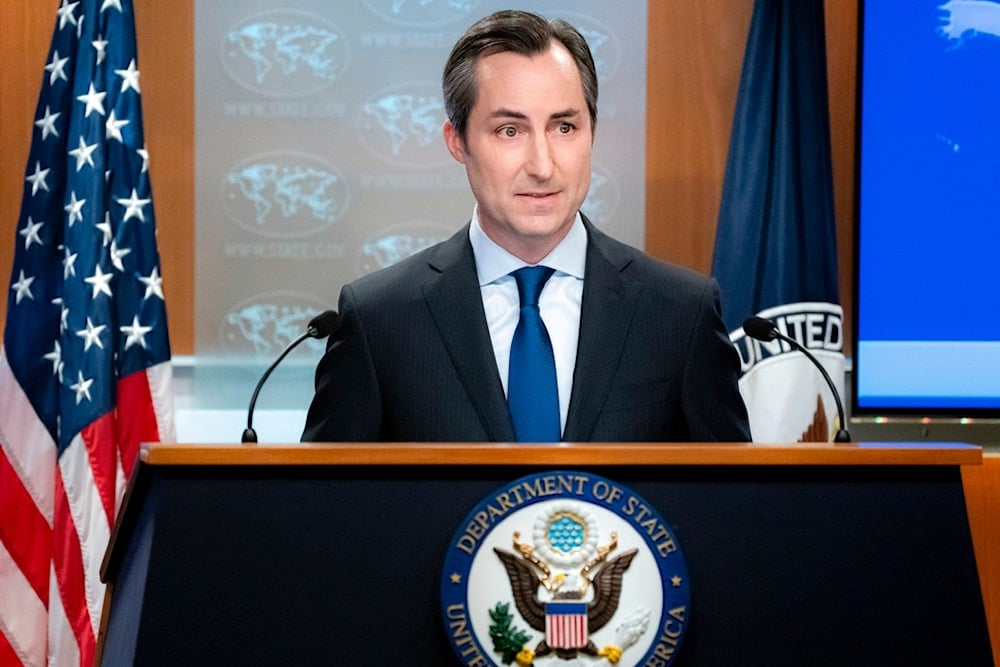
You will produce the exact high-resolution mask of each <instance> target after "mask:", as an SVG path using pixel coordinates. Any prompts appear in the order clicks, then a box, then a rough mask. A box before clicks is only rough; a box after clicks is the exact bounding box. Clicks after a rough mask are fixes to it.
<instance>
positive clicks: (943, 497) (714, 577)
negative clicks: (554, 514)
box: [99, 443, 993, 667]
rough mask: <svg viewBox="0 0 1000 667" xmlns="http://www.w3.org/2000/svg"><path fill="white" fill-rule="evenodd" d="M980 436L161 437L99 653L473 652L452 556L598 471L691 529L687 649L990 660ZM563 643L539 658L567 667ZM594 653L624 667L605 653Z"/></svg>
mask: <svg viewBox="0 0 1000 667" xmlns="http://www.w3.org/2000/svg"><path fill="white" fill-rule="evenodd" d="M981 460H982V452H981V450H980V449H979V448H978V447H974V446H971V445H960V444H940V443H921V444H899V443H893V444H886V443H871V444H865V443H862V444H843V445H832V444H831V445H824V444H813V445H788V446H779V445H757V444H677V445H673V444H662V445H647V444H642V445H635V444H591V445H582V444H580V445H578V444H560V445H545V446H515V445H497V444H468V445H422V444H406V443H401V444H329V445H289V446H268V445H249V446H247V445H243V446H240V445H235V446H198V445H165V444H153V445H147V446H144V447H143V449H142V452H141V455H140V463H139V465H138V466H137V468H136V471H135V474H134V475H133V478H132V480H131V482H130V485H129V489H128V492H127V495H126V499H125V505H124V508H123V511H122V512H121V515H120V516H119V519H118V523H117V525H116V527H115V531H114V534H113V536H112V542H111V545H110V546H109V549H108V553H107V555H106V557H105V561H104V567H103V569H102V577H103V579H104V580H105V581H106V582H107V583H108V584H109V596H108V604H107V605H106V611H105V620H104V627H103V628H102V632H101V637H100V647H99V653H100V658H99V661H100V664H105V665H132V664H139V665H157V664H169V665H184V664H213V665H251V664H252V665H272V664H274V665H277V664H296V665H309V664H323V665H415V666H422V665H428V666H434V667H437V666H442V665H452V664H455V665H457V664H462V663H460V662H459V661H458V659H457V658H456V657H455V653H454V651H453V650H452V648H451V645H450V643H449V640H448V637H447V635H446V631H445V628H444V624H443V622H442V620H441V613H440V602H439V599H440V598H439V585H440V580H441V574H442V567H443V563H444V559H445V555H446V552H447V550H448V548H449V545H450V543H451V540H452V538H453V537H454V535H455V533H456V531H457V530H458V529H459V527H460V526H462V525H463V521H464V520H465V518H466V516H467V514H468V513H469V512H470V510H472V509H473V508H474V507H475V506H476V505H477V504H478V503H479V502H480V501H481V500H482V499H484V498H486V497H487V496H489V495H490V494H491V493H493V492H495V491H496V490H497V489H498V488H500V487H502V486H503V485H504V484H506V483H508V482H510V481H511V480H514V479H516V478H519V477H522V476H524V475H526V474H531V473H535V472H541V471H546V470H577V471H589V472H592V473H595V474H598V475H601V476H603V477H605V478H608V479H612V480H615V481H617V482H619V483H621V484H624V485H627V486H628V487H629V488H631V489H632V490H634V491H635V492H636V493H638V494H640V495H641V496H642V497H643V498H645V499H646V500H647V501H649V502H650V503H651V504H652V505H654V506H655V508H656V509H657V510H658V511H659V513H660V514H661V515H662V517H663V518H664V519H665V520H666V521H667V522H668V523H669V524H670V525H671V526H672V528H673V531H674V535H675V537H676V538H677V539H678V541H679V543H680V545H681V547H682V549H683V553H684V556H685V559H686V562H687V566H688V571H689V576H690V581H691V617H690V622H689V624H688V630H687V633H686V636H685V638H684V640H683V644H682V646H681V649H680V652H679V654H678V655H677V657H676V659H675V660H674V661H673V662H672V663H671V664H672V665H680V666H682V667H684V666H692V665H693V666H695V667H702V666H705V665H727V666H728V665H735V664H761V665H763V664H766V665H844V664H858V665H861V664H864V665H903V664H906V665H937V664H954V665H963V666H970V665H992V664H993V660H992V654H991V650H990V640H989V636H988V632H987V624H986V618H985V613H984V608H983V601H982V595H981V591H980V587H979V580H978V575H977V570H976V562H975V556H974V553H973V546H972V539H971V536H970V531H969V524H968V519H967V516H966V508H965V499H964V496H963V491H962V482H961V474H960V466H961V465H976V464H978V463H980V462H981ZM559 663H560V661H559V660H557V659H555V658H551V659H549V658H546V659H545V661H544V663H543V661H541V660H540V661H538V662H537V663H536V664H538V665H542V664H545V665H553V666H555V665H558V664H559ZM594 664H605V663H603V662H597V661H595V662H594Z"/></svg>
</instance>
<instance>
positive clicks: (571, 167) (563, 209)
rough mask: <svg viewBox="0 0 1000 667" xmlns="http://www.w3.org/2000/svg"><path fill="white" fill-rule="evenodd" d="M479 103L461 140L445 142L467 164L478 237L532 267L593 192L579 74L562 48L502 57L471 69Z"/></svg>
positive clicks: (447, 132) (451, 137) (450, 134)
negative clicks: (479, 230)
mask: <svg viewBox="0 0 1000 667" xmlns="http://www.w3.org/2000/svg"><path fill="white" fill-rule="evenodd" d="M476 84H477V89H478V96H477V99H476V103H475V105H474V106H473V107H472V111H471V113H470V114H469V121H468V125H467V129H466V137H465V141H462V138H461V137H459V136H458V134H457V132H455V130H454V128H453V127H452V126H451V123H445V127H444V136H445V143H446V144H447V146H448V150H449V151H450V152H451V154H452V156H454V158H455V159H456V160H458V161H459V162H461V163H462V164H464V165H465V170H466V172H467V174H468V177H469V185H470V186H471V187H472V193H473V195H474V196H475V198H476V202H477V204H478V209H479V222H480V224H481V225H482V228H483V231H484V232H486V235H487V236H489V237H490V238H491V239H493V241H495V242H496V243H497V244H498V245H500V246H501V247H503V248H505V249H506V250H507V251H508V252H510V253H511V254H513V255H515V256H516V257H519V258H520V259H522V260H524V261H526V262H529V263H532V264H534V263H536V262H538V261H539V260H541V259H542V258H543V257H545V255H547V254H548V253H549V252H550V251H551V250H552V249H553V248H554V247H555V246H556V245H558V243H559V242H560V241H561V240H562V239H563V237H564V236H565V235H566V233H567V232H568V231H569V228H570V226H571V225H572V224H573V220H574V218H575V216H576V213H577V211H579V210H580V205H581V204H583V200H584V199H585V198H586V196H587V191H588V189H589V188H590V156H591V149H592V146H593V139H594V128H593V127H592V124H591V120H590V114H589V113H588V111H587V103H586V100H585V99H584V96H583V86H582V84H581V83H580V73H579V71H578V70H577V67H576V63H574V61H573V58H572V56H570V54H569V52H568V51H567V50H566V48H565V47H564V46H562V45H561V44H559V43H558V42H553V43H552V45H551V46H550V47H549V49H548V50H547V51H545V52H544V53H542V54H540V55H536V56H531V57H528V56H523V55H520V54H517V53H512V52H501V53H495V54H492V55H488V56H484V57H481V58H480V59H479V62H478V63H477V66H476Z"/></svg>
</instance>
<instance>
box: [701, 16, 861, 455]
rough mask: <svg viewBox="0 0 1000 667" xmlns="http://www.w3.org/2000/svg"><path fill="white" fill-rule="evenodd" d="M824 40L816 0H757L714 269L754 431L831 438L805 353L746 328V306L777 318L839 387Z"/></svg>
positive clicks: (830, 422)
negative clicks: (763, 340) (749, 335)
mask: <svg viewBox="0 0 1000 667" xmlns="http://www.w3.org/2000/svg"><path fill="white" fill-rule="evenodd" d="M825 49H826V40H825V36H824V19H823V0H757V2H756V4H755V6H754V13H753V19H752V21H751V26H750V35H749V38H748V40H747V48H746V54H745V57H744V62H743V74H742V79H741V82H740V89H739V96H738V100H737V104H736V113H735V118H734V122H733V131H732V136H731V139H730V146H729V157H728V163H727V168H726V178H725V183H724V187H723V193H722V205H721V208H720V212H719V223H718V230H717V234H716V241H715V253H714V257H713V262H712V275H713V276H715V277H716V278H717V279H718V280H719V283H720V285H721V287H722V294H723V304H724V312H723V315H724V317H725V321H726V324H727V326H728V328H729V331H730V337H731V338H732V339H733V342H734V343H735V344H736V346H737V349H738V350H739V351H740V356H741V359H742V375H741V378H740V388H741V391H742V392H743V396H744V399H745V400H746V403H747V408H748V410H749V411H750V427H751V431H752V433H753V434H754V438H755V439H756V440H758V441H761V442H790V441H791V442H795V441H800V440H802V441H814V440H822V441H827V440H829V439H830V438H831V435H832V434H833V432H834V431H835V430H836V424H835V422H836V417H837V410H836V403H835V402H834V399H833V396H832V395H831V394H830V391H829V389H828V388H827V386H826V384H825V382H824V381H823V379H822V375H821V374H819V373H818V371H817V370H816V369H815V368H813V367H812V366H811V365H809V363H808V360H806V359H805V357H804V356H803V355H802V354H801V353H800V352H795V351H793V350H791V349H790V348H789V346H788V345H787V344H785V343H783V342H781V341H780V340H778V341H774V342H773V343H760V342H758V341H755V340H752V339H749V338H747V337H745V336H744V334H743V331H742V323H743V321H744V320H745V319H746V318H747V317H749V316H752V315H758V316H760V317H765V318H767V319H770V320H772V321H774V322H775V323H776V324H777V326H778V327H779V329H780V330H781V332H782V333H784V334H786V335H788V336H790V337H792V338H794V339H795V340H797V341H798V342H799V343H800V344H802V345H803V346H805V347H806V348H807V349H809V350H810V351H811V352H812V353H813V355H814V356H816V357H817V359H819V360H820V361H821V363H823V365H824V367H825V368H826V369H827V371H828V372H829V374H830V376H831V377H832V378H833V379H834V381H835V383H836V384H838V385H839V386H840V387H842V386H843V374H844V372H843V360H844V357H843V324H842V323H843V316H842V311H841V308H840V305H839V302H840V298H839V290H838V279H837V241H836V222H835V219H834V206H833V176H832V167H831V156H830V121H829V108H828V100H827V76H826V50H825ZM844 426H845V427H846V425H844Z"/></svg>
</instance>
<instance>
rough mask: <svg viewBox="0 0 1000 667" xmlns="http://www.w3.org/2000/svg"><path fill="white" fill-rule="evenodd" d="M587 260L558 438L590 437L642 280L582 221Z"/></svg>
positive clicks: (622, 344) (629, 322) (628, 260)
mask: <svg viewBox="0 0 1000 667" xmlns="http://www.w3.org/2000/svg"><path fill="white" fill-rule="evenodd" d="M587 234H588V242H587V265H586V276H585V278H584V283H583V302H582V304H581V310H580V341H579V345H578V348H577V353H576V369H575V370H574V372H573V394H572V396H571V398H570V404H569V414H568V415H567V418H566V429H565V431H564V434H563V439H564V440H565V441H567V442H585V441H587V440H589V439H590V433H591V432H592V431H593V428H594V424H595V422H596V420H597V415H598V414H599V413H600V411H601V407H602V406H603V405H604V401H605V399H606V397H607V395H608V391H609V389H610V387H611V382H612V380H613V378H614V377H615V373H616V370H617V368H618V361H619V359H620V358H621V353H622V348H623V346H624V345H625V338H626V334H627V333H628V330H629V326H630V325H631V322H632V315H633V313H634V312H635V306H636V303H637V302H638V297H639V292H640V291H641V285H640V284H639V283H637V282H636V281H634V280H631V279H629V278H627V277H626V276H625V275H624V273H623V271H624V269H625V268H626V267H627V266H628V264H629V263H630V262H631V259H630V258H629V257H628V256H626V255H622V254H620V253H616V252H615V249H614V248H613V247H612V246H611V245H609V244H608V243H606V240H607V237H606V236H604V234H602V233H601V232H599V231H597V230H596V229H594V227H593V226H592V225H589V224H588V225H587Z"/></svg>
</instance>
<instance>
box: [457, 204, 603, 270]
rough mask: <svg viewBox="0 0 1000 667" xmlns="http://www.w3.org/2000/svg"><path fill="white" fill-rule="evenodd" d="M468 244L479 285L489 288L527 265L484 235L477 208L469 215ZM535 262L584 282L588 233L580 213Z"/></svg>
mask: <svg viewBox="0 0 1000 667" xmlns="http://www.w3.org/2000/svg"><path fill="white" fill-rule="evenodd" d="M469 242H470V243H471V244H472V252H473V254H474V255H475V258H476V272H477V273H478V274H479V285H480V286H482V285H489V284H490V283H492V282H495V281H497V280H498V279H500V278H502V277H504V276H506V275H508V274H509V273H510V272H511V271H516V270H517V269H520V268H521V267H523V266H527V263H525V262H524V260H521V259H518V258H517V257H515V256H514V255H512V254H510V253H509V252H507V251H506V250H504V249H503V248H501V247H500V246H499V245H497V244H496V243H495V242H494V241H493V239H491V238H490V237H489V236H487V235H486V232H484V231H483V228H482V226H480V224H479V208H478V207H477V208H476V209H475V210H474V211H473V213H472V223H471V224H470V225H469ZM538 263H539V264H542V265H545V266H548V267H551V268H553V269H555V270H556V272H557V273H564V274H566V275H570V276H573V277H574V278H578V279H580V280H583V274H584V272H585V270H586V264H587V230H586V228H584V226H583V220H582V219H581V217H580V214H579V213H577V214H576V220H574V221H573V225H572V226H571V227H570V228H569V232H568V233H567V234H566V236H565V237H564V238H563V240H562V241H560V242H559V245H557V246H556V247H555V248H553V249H552V252H550V253H549V254H548V255H546V256H545V257H544V258H543V259H542V260H541V261H540V262H538Z"/></svg>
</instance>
